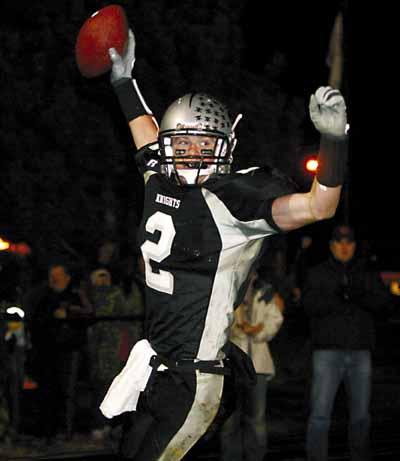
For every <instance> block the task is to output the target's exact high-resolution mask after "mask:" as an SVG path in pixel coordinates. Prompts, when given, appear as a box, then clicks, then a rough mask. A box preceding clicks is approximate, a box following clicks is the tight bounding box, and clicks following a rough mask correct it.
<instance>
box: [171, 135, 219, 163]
mask: <svg viewBox="0 0 400 461" xmlns="http://www.w3.org/2000/svg"><path fill="white" fill-rule="evenodd" d="M215 143H216V139H215V138H213V137H210V136H175V137H174V138H173V139H172V148H173V151H174V157H175V164H176V168H177V169H178V170H180V169H185V168H189V169H190V168H198V164H199V161H201V163H202V164H210V163H213V161H214V148H215Z"/></svg>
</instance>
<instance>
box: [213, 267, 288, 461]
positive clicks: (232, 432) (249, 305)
mask: <svg viewBox="0 0 400 461" xmlns="http://www.w3.org/2000/svg"><path fill="white" fill-rule="evenodd" d="M283 310H284V302H283V299H282V297H281V296H280V295H279V294H278V293H277V292H275V291H274V290H273V288H272V287H271V285H269V284H267V283H265V282H262V281H261V280H260V279H259V278H258V276H257V273H256V272H254V273H253V274H252V277H251V281H250V284H249V287H248V289H247V292H246V296H245V298H244V302H243V303H242V304H241V305H240V306H239V307H238V308H237V309H236V311H235V321H234V323H233V325H232V327H231V333H230V340H231V341H232V342H233V343H235V344H236V345H237V346H238V347H240V348H241V349H242V350H243V351H244V352H246V353H247V354H248V355H249V356H250V357H251V359H252V362H253V365H254V368H255V370H256V373H257V382H256V384H255V385H254V386H252V387H251V388H248V389H247V390H246V392H243V391H242V393H241V395H240V396H239V405H238V407H237V409H236V410H235V411H234V412H233V414H232V415H231V416H230V417H229V418H228V419H227V421H226V422H225V424H224V426H223V427H222V430H221V433H220V448H221V457H220V459H221V461H228V460H229V461H242V460H246V461H249V460H251V461H261V460H263V459H264V456H265V454H266V452H267V422H266V406H267V384H268V381H269V380H270V379H272V377H273V376H274V375H275V367H274V361H273V359H272V356H271V353H270V350H269V347H268V342H269V341H271V339H272V338H273V337H274V336H275V335H276V334H277V332H278V331H279V329H280V327H281V325H282V323H283Z"/></svg>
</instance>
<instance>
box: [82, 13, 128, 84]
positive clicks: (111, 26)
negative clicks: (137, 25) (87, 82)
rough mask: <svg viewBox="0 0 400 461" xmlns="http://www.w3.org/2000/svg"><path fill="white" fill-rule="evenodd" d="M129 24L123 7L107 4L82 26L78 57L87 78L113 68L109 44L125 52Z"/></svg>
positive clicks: (121, 52)
mask: <svg viewBox="0 0 400 461" xmlns="http://www.w3.org/2000/svg"><path fill="white" fill-rule="evenodd" d="M128 31H129V25H128V20H127V17H126V14H125V11H124V9H123V8H122V7H121V6H119V5H108V6H106V7H104V8H102V9H100V10H98V11H96V12H95V13H93V14H92V16H90V18H88V19H87V20H86V21H85V22H84V23H83V25H82V27H81V28H80V30H79V33H78V36H77V39H76V44H75V58H76V63H77V65H78V68H79V71H80V73H81V74H82V75H83V76H84V77H86V78H93V77H98V76H100V75H102V74H104V73H106V72H108V71H109V70H110V69H111V66H112V62H111V59H110V56H109V55H108V49H109V48H115V49H116V50H117V51H118V53H119V54H121V55H122V54H124V53H125V51H126V47H127V45H128Z"/></svg>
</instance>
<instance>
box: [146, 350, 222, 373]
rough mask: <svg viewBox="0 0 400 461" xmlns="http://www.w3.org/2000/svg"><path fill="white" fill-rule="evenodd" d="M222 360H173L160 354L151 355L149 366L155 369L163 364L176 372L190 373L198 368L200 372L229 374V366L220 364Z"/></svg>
mask: <svg viewBox="0 0 400 461" xmlns="http://www.w3.org/2000/svg"><path fill="white" fill-rule="evenodd" d="M222 364H223V361H222V360H199V361H197V362H195V361H192V360H179V361H174V360H171V359H168V358H167V357H163V356H162V355H153V357H151V359H150V366H151V367H152V368H153V369H154V370H155V371H156V370H157V369H158V367H159V366H160V365H164V366H165V367H167V369H168V370H173V371H177V372H178V373H192V372H193V371H195V370H199V371H201V372H202V373H211V374H214V375H225V376H229V375H230V374H231V370H230V368H229V367H224V366H221V365H222Z"/></svg>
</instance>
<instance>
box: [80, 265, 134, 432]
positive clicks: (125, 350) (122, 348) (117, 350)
mask: <svg viewBox="0 0 400 461" xmlns="http://www.w3.org/2000/svg"><path fill="white" fill-rule="evenodd" d="M89 298H90V301H91V303H92V305H93V308H94V312H95V316H96V323H95V324H94V325H93V326H92V327H90V329H89V337H90V351H91V354H90V356H91V371H92V383H93V387H94V396H95V398H94V400H95V402H94V418H93V421H94V423H93V431H92V436H93V438H96V439H99V438H103V437H104V436H105V435H106V434H107V432H108V431H109V429H110V427H109V426H108V424H107V420H106V418H105V417H104V416H103V415H102V414H101V412H100V410H99V405H100V403H101V400H102V399H103V397H104V395H105V392H106V390H107V388H108V386H109V385H110V384H111V382H112V380H113V378H114V377H115V376H116V375H117V374H118V373H119V372H120V371H121V369H122V367H123V365H124V363H125V361H126V359H127V357H128V354H129V351H130V349H131V348H132V346H133V344H134V343H135V342H136V341H137V340H139V339H140V337H138V334H139V330H138V328H137V327H136V325H135V322H133V320H132V319H130V320H129V324H128V319H125V321H124V320H123V319H121V317H124V316H125V317H126V316H129V315H135V314H137V313H138V312H142V309H143V304H142V303H141V298H138V297H137V298H135V301H136V302H135V303H134V302H133V301H132V300H131V302H129V303H128V302H127V299H126V298H125V296H124V293H123V291H122V289H121V288H120V287H118V286H116V285H114V284H113V283H112V277H111V274H110V272H109V271H108V270H107V269H105V268H99V269H96V270H94V271H93V272H92V273H91V274H90V289H89Z"/></svg>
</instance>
